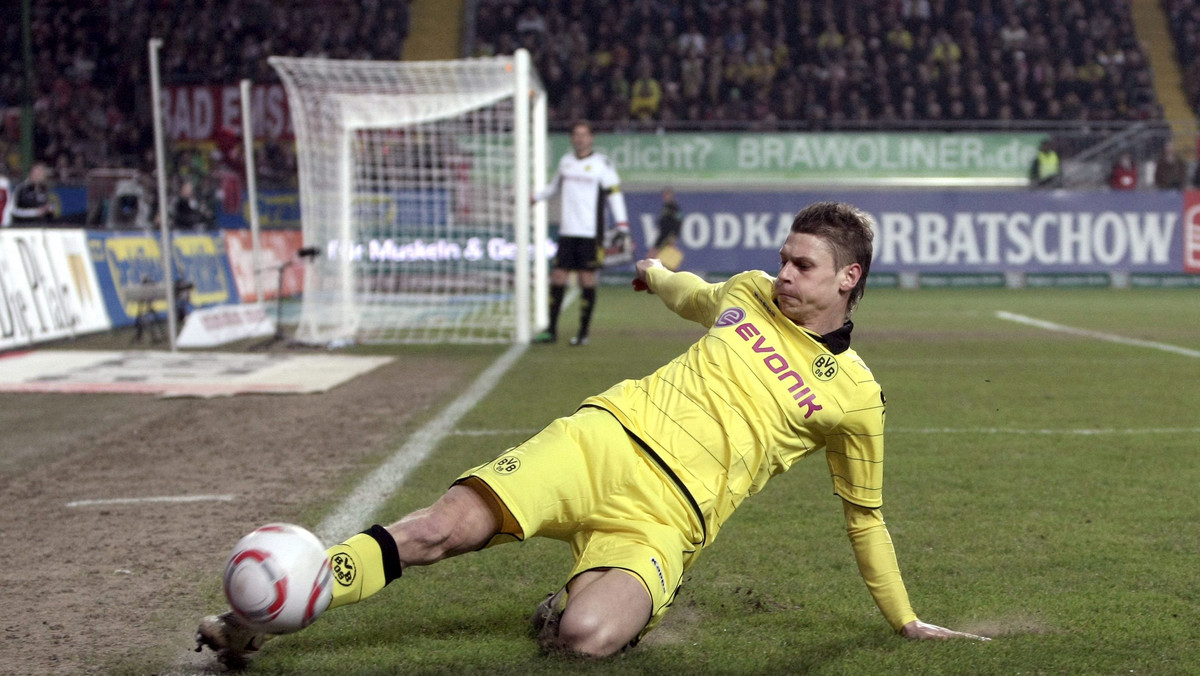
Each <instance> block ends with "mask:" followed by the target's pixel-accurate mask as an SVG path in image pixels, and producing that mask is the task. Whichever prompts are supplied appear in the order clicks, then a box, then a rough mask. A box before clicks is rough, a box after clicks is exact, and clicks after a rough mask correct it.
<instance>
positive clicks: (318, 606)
mask: <svg viewBox="0 0 1200 676" xmlns="http://www.w3.org/2000/svg"><path fill="white" fill-rule="evenodd" d="M225 598H226V599H228V600H229V607H230V608H232V609H233V612H234V613H235V614H236V615H237V616H238V618H240V619H241V620H242V621H244V622H245V623H246V624H247V625H249V626H250V627H251V628H253V629H255V630H258V631H262V632H264V633H268V634H287V633H290V632H293V631H299V630H301V629H303V628H304V627H307V626H308V625H310V624H312V623H313V621H314V620H316V619H317V617H318V616H319V615H320V614H321V613H322V612H323V611H324V610H325V609H326V608H328V607H329V601H330V599H331V598H333V577H332V574H331V573H330V568H329V557H327V556H326V555H325V547H324V546H323V545H322V544H321V541H320V540H318V539H317V536H315V535H313V534H312V533H310V532H309V531H307V530H305V529H304V528H301V527H300V526H296V525H293V524H290V523H272V524H268V525H266V526H263V527H261V528H258V529H255V530H254V531H253V532H251V533H250V534H249V535H246V536H245V537H243V538H242V539H241V540H238V543H237V544H236V545H234V547H233V552H232V553H230V555H229V561H228V562H226V564H225Z"/></svg>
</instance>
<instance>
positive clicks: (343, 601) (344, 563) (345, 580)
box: [325, 525, 400, 608]
mask: <svg viewBox="0 0 1200 676" xmlns="http://www.w3.org/2000/svg"><path fill="white" fill-rule="evenodd" d="M325 553H326V555H328V556H329V561H330V564H331V565H332V568H333V582H334V584H333V599H332V600H331V601H330V602H329V607H330V608H337V607H338V606H344V605H349V604H351V603H358V602H359V601H362V600H363V599H365V598H368V597H370V596H372V595H374V594H375V592H377V591H379V590H380V589H383V588H384V587H385V586H387V583H389V582H391V581H392V580H393V579H395V578H397V577H400V556H399V554H398V553H397V551H396V542H395V540H393V539H392V536H391V535H390V534H389V533H388V532H387V529H385V528H384V527H383V526H378V525H376V526H372V527H371V528H369V529H368V530H365V531H363V532H361V533H359V534H358V535H355V536H354V537H352V538H350V539H349V540H346V541H345V542H343V543H341V544H337V545H334V546H332V547H330V548H329V549H328V550H326V552H325Z"/></svg>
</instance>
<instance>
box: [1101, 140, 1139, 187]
mask: <svg viewBox="0 0 1200 676" xmlns="http://www.w3.org/2000/svg"><path fill="white" fill-rule="evenodd" d="M1108 186H1109V187H1110V188H1112V189H1113V190H1136V189H1137V187H1138V168H1137V163H1136V162H1134V161H1133V153H1132V152H1130V151H1128V150H1123V151H1121V154H1120V155H1118V156H1117V161H1116V162H1114V163H1113V166H1112V171H1110V172H1109V174H1108Z"/></svg>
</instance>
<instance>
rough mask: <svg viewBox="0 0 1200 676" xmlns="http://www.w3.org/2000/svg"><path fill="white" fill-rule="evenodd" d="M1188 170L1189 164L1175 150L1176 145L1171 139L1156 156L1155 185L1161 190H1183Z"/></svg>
mask: <svg viewBox="0 0 1200 676" xmlns="http://www.w3.org/2000/svg"><path fill="white" fill-rule="evenodd" d="M1186 172H1187V166H1186V165H1185V164H1184V162H1183V158H1182V157H1180V156H1179V153H1178V152H1176V151H1175V145H1174V144H1173V143H1172V142H1171V141H1166V142H1164V143H1163V147H1162V149H1161V150H1159V151H1158V155H1157V156H1155V158H1154V187H1155V188H1158V189H1159V190H1182V189H1183V180H1184V178H1185V176H1184V174H1185V173H1186Z"/></svg>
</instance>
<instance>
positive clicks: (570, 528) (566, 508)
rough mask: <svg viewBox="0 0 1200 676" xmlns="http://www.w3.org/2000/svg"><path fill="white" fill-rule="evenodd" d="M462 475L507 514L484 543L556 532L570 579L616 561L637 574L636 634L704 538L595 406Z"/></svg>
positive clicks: (662, 604) (656, 612)
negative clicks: (643, 604) (643, 598)
mask: <svg viewBox="0 0 1200 676" xmlns="http://www.w3.org/2000/svg"><path fill="white" fill-rule="evenodd" d="M468 479H477V480H479V481H482V482H484V483H485V484H486V485H487V486H488V487H489V488H490V489H491V490H492V491H493V492H494V493H495V495H496V497H497V498H499V500H500V501H501V502H502V503H503V507H505V508H507V510H508V511H509V513H510V515H511V517H512V518H511V519H508V518H504V521H505V522H507V524H508V525H507V526H506V527H502V530H506V531H508V534H507V535H499V536H497V537H496V538H495V539H493V541H492V542H491V543H489V546H491V545H493V544H498V543H500V542H506V541H511V540H512V539H513V538H516V539H524V538H527V537H533V536H535V535H536V536H541V537H547V538H553V539H556V540H563V541H564V542H567V543H569V544H570V545H571V551H572V553H573V554H574V556H575V568H574V569H573V570H572V571H571V576H570V578H574V577H575V576H576V575H578V574H580V573H582V572H584V571H587V570H592V569H595V568H617V569H621V570H625V571H626V572H628V573H630V574H631V575H633V576H634V577H636V578H638V579H639V580H641V582H642V584H643V585H645V587H646V591H647V592H648V593H649V594H650V599H651V605H652V608H653V610H652V614H651V618H650V621H649V622H648V623H647V624H646V627H645V628H644V629H643V630H642V632H641V635H644V634H645V633H646V632H648V631H649V630H650V629H652V628H653V627H654V626H655V625H656V624H658V622H659V620H661V619H662V616H663V615H664V614H665V613H666V611H667V608H668V607H669V606H670V605H671V602H672V601H673V600H674V599H675V594H676V592H677V591H678V590H679V584H680V582H681V581H682V579H683V573H684V571H685V570H687V568H688V567H689V566H691V564H692V562H693V561H694V560H695V557H696V555H697V554H698V544H697V543H699V542H701V541H702V538H703V531H702V530H701V529H700V524H699V523H698V521H697V518H696V516H695V513H694V512H693V511H692V509H691V507H690V506H689V504H688V502H687V501H686V500H685V499H684V498H683V496H682V495H680V493H679V491H678V489H676V488H675V486H674V484H672V483H671V481H670V479H668V478H667V477H666V476H665V475H664V474H663V473H662V470H660V469H659V468H658V467H657V465H655V463H654V461H653V460H651V459H650V458H648V457H646V455H645V454H644V453H643V452H642V450H641V449H640V448H639V447H638V445H637V443H636V442H635V441H634V440H633V439H631V438H630V437H629V435H628V434H627V433H626V432H625V428H624V427H622V426H621V424H620V423H619V422H617V420H616V418H614V417H613V416H612V415H611V414H609V413H608V412H606V411H603V410H600V409H596V408H584V409H581V410H579V411H577V412H576V413H575V414H574V415H572V416H570V417H567V418H560V419H558V420H555V421H554V422H552V423H551V424H550V425H548V426H547V427H546V428H545V429H543V430H542V431H541V432H538V434H536V435H535V436H534V437H533V438H531V439H529V440H528V441H526V442H525V443H523V444H521V445H519V446H517V447H515V448H511V449H509V450H508V451H506V452H505V453H504V454H503V455H501V456H500V457H498V458H496V459H495V460H492V461H491V462H488V463H485V464H483V465H480V466H479V467H476V468H475V469H472V470H470V471H468V472H466V473H464V474H463V475H462V476H461V477H459V481H460V482H461V481H466V480H468ZM502 516H504V517H507V516H508V515H502ZM514 520H515V524H514V523H512V521H514ZM570 578H568V579H570Z"/></svg>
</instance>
